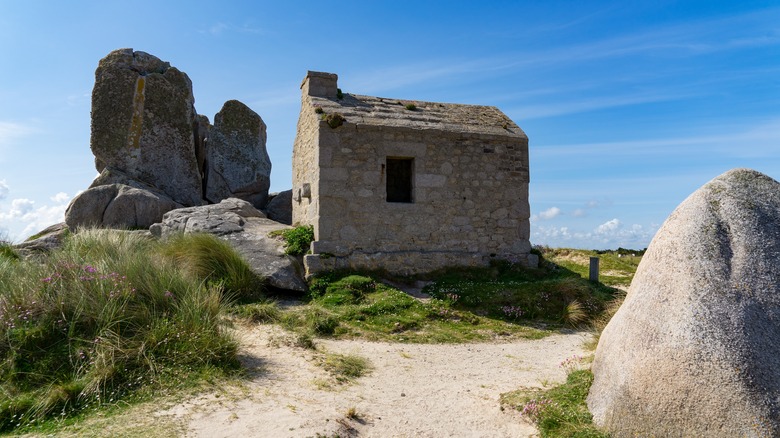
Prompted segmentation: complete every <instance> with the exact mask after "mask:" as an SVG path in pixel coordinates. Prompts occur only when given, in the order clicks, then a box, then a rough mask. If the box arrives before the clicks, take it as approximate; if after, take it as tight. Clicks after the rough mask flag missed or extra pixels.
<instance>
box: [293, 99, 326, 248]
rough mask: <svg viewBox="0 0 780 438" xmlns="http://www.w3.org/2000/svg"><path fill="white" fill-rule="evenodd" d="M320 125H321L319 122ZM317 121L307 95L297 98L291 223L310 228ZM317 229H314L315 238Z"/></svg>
mask: <svg viewBox="0 0 780 438" xmlns="http://www.w3.org/2000/svg"><path fill="white" fill-rule="evenodd" d="M322 123H324V122H322ZM319 127H320V118H319V117H318V114H316V113H315V112H314V108H313V105H312V103H311V99H310V98H309V96H308V95H307V94H303V96H302V98H301V114H300V116H299V118H298V130H297V134H296V136H295V143H294V144H293V169H292V171H293V189H292V198H293V203H292V205H293V209H292V210H293V218H292V223H293V225H295V224H308V225H314V224H316V223H317V221H318V219H319V212H318V211H317V209H318V206H319V202H318V199H319V183H318V182H319V178H320V168H319V166H318V162H319V155H320V154H319V148H318V147H317V143H318V141H319ZM318 234H319V227H317V226H315V227H314V237H315V239H316V238H318Z"/></svg>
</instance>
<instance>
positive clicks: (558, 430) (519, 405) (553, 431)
mask: <svg viewBox="0 0 780 438" xmlns="http://www.w3.org/2000/svg"><path fill="white" fill-rule="evenodd" d="M592 383H593V373H591V372H590V370H574V371H572V372H570V373H569V374H568V376H567V377H566V382H565V383H563V384H561V385H558V386H555V387H552V388H550V389H547V390H535V391H528V390H520V391H514V392H509V393H505V394H502V395H501V404H502V406H510V407H511V408H514V409H517V410H518V411H520V412H521V413H522V414H523V416H525V417H526V418H528V419H529V420H531V421H532V422H533V423H534V424H535V425H536V426H537V427H538V428H539V432H540V434H541V436H542V437H559V438H563V437H572V438H573V437H581V438H601V437H607V436H608V435H607V434H606V433H604V432H601V431H600V430H598V429H597V428H596V427H595V426H594V425H593V421H592V416H591V415H590V412H589V411H588V406H587V404H586V402H585V400H586V398H587V397H588V391H589V390H590V385H591V384H592Z"/></svg>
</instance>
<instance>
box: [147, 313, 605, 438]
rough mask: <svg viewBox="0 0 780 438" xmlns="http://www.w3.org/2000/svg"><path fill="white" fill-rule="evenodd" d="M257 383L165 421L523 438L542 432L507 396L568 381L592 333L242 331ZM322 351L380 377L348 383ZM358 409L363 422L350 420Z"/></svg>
mask: <svg viewBox="0 0 780 438" xmlns="http://www.w3.org/2000/svg"><path fill="white" fill-rule="evenodd" d="M239 333H240V337H241V341H242V345H243V351H242V354H243V359H242V361H243V362H244V364H245V365H246V366H247V367H249V368H250V370H252V371H251V378H250V379H249V380H248V381H246V382H245V383H244V384H243V385H241V386H240V387H235V388H226V389H225V390H223V391H222V392H219V393H212V394H207V395H203V396H199V397H197V398H195V399H192V400H188V401H186V402H184V403H181V404H178V405H176V406H174V407H172V408H170V409H166V410H165V411H161V412H157V413H156V414H155V415H156V416H158V419H159V420H168V421H174V422H176V423H179V424H183V425H184V427H185V429H186V431H187V432H186V435H187V436H192V437H201V436H202V437H238V436H241V437H253V436H257V437H309V436H311V437H314V436H327V437H331V436H336V435H339V436H341V437H346V436H361V437H446V436H453V437H502V436H507V437H510V436H511V437H523V436H534V434H535V432H536V431H535V429H534V428H533V427H532V426H531V425H529V424H528V423H526V422H525V421H524V420H523V419H522V418H521V417H520V416H519V414H518V413H517V412H516V411H514V410H511V409H507V410H504V411H502V410H501V409H500V405H499V395H500V394H501V393H503V392H507V391H511V390H515V389H518V388H520V387H541V386H542V383H543V382H550V383H552V382H559V381H561V380H563V379H564V377H565V375H564V372H563V370H562V369H561V368H560V367H559V364H560V362H561V361H562V360H564V359H566V358H567V357H570V356H572V355H573V354H580V355H582V354H583V353H584V349H583V342H584V341H585V340H586V339H588V337H589V336H590V335H588V334H586V333H574V334H568V335H553V336H549V337H547V338H544V339H541V340H535V341H529V340H521V341H516V342H513V343H504V344H497V343H481V344H458V345H418V344H412V345H409V344H390V343H379V342H364V341H334V340H322V341H317V345H318V350H319V352H315V351H312V350H307V349H304V348H300V347H294V346H292V345H291V344H292V343H291V338H290V335H288V334H285V333H284V332H283V331H281V330H280V329H276V328H273V327H271V326H255V327H252V328H249V329H242V330H240V331H239ZM322 351H327V352H329V353H340V354H353V355H359V356H362V357H365V358H367V359H369V360H370V362H371V364H372V366H373V370H372V371H371V372H370V374H368V375H367V376H364V377H361V378H359V379H357V380H355V381H354V382H353V383H351V384H338V383H336V382H335V381H334V379H333V378H332V376H330V375H329V374H328V373H327V372H326V371H325V370H324V369H323V368H322V367H321V366H320V365H318V358H321V357H322V353H321V352H322ZM350 409H353V410H354V412H355V413H356V417H357V418H348V416H347V412H348V411H349V410H350Z"/></svg>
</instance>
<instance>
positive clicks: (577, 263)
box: [542, 248, 643, 286]
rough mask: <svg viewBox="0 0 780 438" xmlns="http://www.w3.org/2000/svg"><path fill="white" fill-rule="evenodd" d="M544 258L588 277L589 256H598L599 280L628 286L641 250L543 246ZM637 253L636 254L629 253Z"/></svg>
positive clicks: (637, 263)
mask: <svg viewBox="0 0 780 438" xmlns="http://www.w3.org/2000/svg"><path fill="white" fill-rule="evenodd" d="M542 252H543V254H544V258H545V259H546V260H548V261H550V262H552V263H554V264H556V265H558V266H560V267H562V268H564V269H568V270H570V271H572V272H575V273H577V274H579V275H580V276H582V277H584V278H588V272H589V266H590V263H589V259H590V257H598V258H599V271H600V275H599V281H600V282H601V283H603V284H605V285H608V286H628V285H630V284H631V280H632V279H633V278H634V273H635V272H636V268H637V266H639V262H640V261H641V260H642V256H641V255H638V254H641V253H642V252H643V251H630V250H629V251H626V250H624V251H622V252H617V251H611V252H604V251H593V250H582V249H570V248H557V249H552V248H543V249H542ZM631 254H637V255H631Z"/></svg>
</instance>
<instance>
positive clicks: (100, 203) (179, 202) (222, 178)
mask: <svg viewBox="0 0 780 438" xmlns="http://www.w3.org/2000/svg"><path fill="white" fill-rule="evenodd" d="M194 102H195V99H194V97H193V94H192V82H191V81H190V79H189V77H188V76H187V74H185V73H184V72H182V71H180V70H178V69H177V68H176V67H172V66H171V65H170V64H169V63H167V62H164V61H161V60H160V59H159V58H157V57H155V56H152V55H150V54H148V53H144V52H139V51H133V50H132V49H121V50H115V51H113V52H111V53H110V54H108V56H106V57H105V58H103V59H102V60H101V61H100V63H99V64H98V68H97V71H96V72H95V87H94V89H93V91H92V137H91V140H90V143H91V144H90V147H91V149H92V153H93V154H94V155H95V167H96V168H97V171H98V172H99V173H100V175H99V176H98V177H97V178H96V179H95V181H94V182H93V183H92V185H91V186H90V187H89V188H88V189H87V190H86V191H84V192H82V193H81V194H80V195H78V196H77V197H76V198H75V199H74V200H73V202H72V203H71V205H70V206H69V207H68V210H67V212H66V215H65V222H66V223H67V225H68V227H69V228H71V229H76V228H78V227H83V226H103V227H113V228H148V227H149V226H151V225H152V224H154V223H156V222H160V221H161V220H162V216H163V214H165V213H166V212H168V211H170V210H173V209H176V208H181V207H192V206H199V205H205V204H214V203H219V202H220V201H222V200H223V199H227V198H239V199H243V200H246V201H248V202H249V203H251V204H252V205H253V206H254V207H255V208H258V209H263V208H265V207H266V204H267V202H268V199H269V195H268V188H269V186H270V174H271V161H270V159H269V157H268V152H267V150H266V126H265V123H263V119H262V118H261V117H260V116H259V115H257V113H255V112H254V111H252V110H251V109H250V108H249V107H247V106H246V105H244V104H243V103H241V102H239V101H237V100H230V101H228V102H226V103H225V105H224V106H223V107H222V110H221V111H220V112H219V113H217V115H216V116H215V117H214V125H213V126H212V125H211V124H210V123H209V119H208V118H207V117H206V116H203V115H199V114H198V113H197V112H196V111H195V106H194ZM288 207H289V208H291V206H288ZM275 208H278V206H275ZM282 216H283V214H282Z"/></svg>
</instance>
